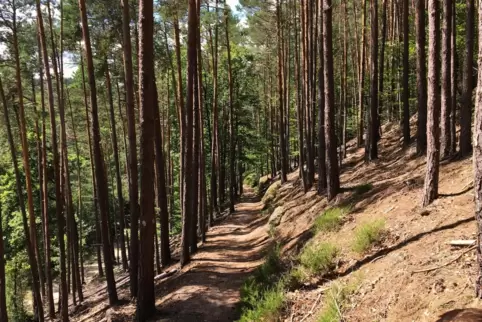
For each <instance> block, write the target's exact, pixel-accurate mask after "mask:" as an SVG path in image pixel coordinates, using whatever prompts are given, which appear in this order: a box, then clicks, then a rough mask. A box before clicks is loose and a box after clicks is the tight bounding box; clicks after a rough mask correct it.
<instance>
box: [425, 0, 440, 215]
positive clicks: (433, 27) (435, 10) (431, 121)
mask: <svg viewBox="0 0 482 322" xmlns="http://www.w3.org/2000/svg"><path fill="white" fill-rule="evenodd" d="M439 6H440V4H439V0H429V9H428V13H429V16H428V26H429V28H428V30H429V31H428V32H429V35H428V36H429V42H428V56H429V60H428V80H429V82H428V95H427V97H428V100H427V106H428V119H427V143H428V145H427V170H426V175H425V186H424V194H423V200H422V204H423V206H424V207H425V206H427V205H429V204H430V203H432V201H434V200H435V199H436V198H437V197H438V178H439V159H440V128H439V122H440V88H439V83H438V80H439V78H440V62H439V53H440V40H439V33H440V12H439Z"/></svg>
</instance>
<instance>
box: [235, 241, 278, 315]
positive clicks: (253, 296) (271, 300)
mask: <svg viewBox="0 0 482 322" xmlns="http://www.w3.org/2000/svg"><path fill="white" fill-rule="evenodd" d="M281 270H282V265H281V260H280V248H279V247H278V246H277V247H275V248H273V249H272V250H271V251H270V252H269V253H268V254H267V256H266V261H265V262H264V263H263V264H262V265H261V266H260V267H258V268H257V269H256V271H255V272H254V275H253V276H251V277H249V278H248V279H247V280H246V281H245V282H244V284H243V286H242V287H241V303H242V313H241V318H240V321H246V322H247V321H272V320H276V318H277V317H278V316H279V313H280V311H281V308H282V306H283V303H284V285H285V282H284V280H282V279H280V278H279V274H280V272H281Z"/></svg>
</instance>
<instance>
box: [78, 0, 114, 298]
mask: <svg viewBox="0 0 482 322" xmlns="http://www.w3.org/2000/svg"><path fill="white" fill-rule="evenodd" d="M79 9H80V16H81V21H82V34H83V40H84V46H85V58H86V60H87V75H88V77H89V85H90V101H91V119H92V124H91V131H92V143H93V148H92V150H93V156H94V168H95V179H96V180H95V183H96V187H97V198H98V206H99V212H100V217H101V232H102V249H103V253H104V265H105V275H106V280H107V291H108V293H109V304H110V305H114V304H115V303H116V302H117V300H118V298H117V289H116V283H115V278H114V270H113V264H112V258H111V247H112V245H111V242H110V240H109V228H108V223H107V221H108V218H109V195H108V190H107V176H106V173H105V169H104V166H103V163H104V162H103V157H102V149H101V146H100V143H101V139H100V127H99V115H98V107H97V89H96V85H95V76H94V61H93V58H92V47H91V45H90V35H89V26H88V23H87V11H86V7H85V0H79Z"/></svg>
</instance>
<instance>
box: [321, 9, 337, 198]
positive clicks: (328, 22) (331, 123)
mask: <svg viewBox="0 0 482 322" xmlns="http://www.w3.org/2000/svg"><path fill="white" fill-rule="evenodd" d="M323 4H324V6H323V47H324V48H323V63H324V68H323V69H324V83H325V91H324V92H325V140H326V173H327V180H326V181H327V189H326V194H327V198H328V200H332V199H333V198H335V197H336V195H337V194H338V192H339V190H340V175H339V168H338V156H337V153H336V134H335V86H334V79H333V35H332V30H333V28H332V11H333V7H332V2H331V0H323Z"/></svg>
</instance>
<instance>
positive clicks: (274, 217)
mask: <svg viewBox="0 0 482 322" xmlns="http://www.w3.org/2000/svg"><path fill="white" fill-rule="evenodd" d="M284 213H285V209H284V207H283V206H279V207H276V209H275V210H274V211H273V213H272V214H271V216H269V220H268V224H269V225H270V226H278V225H279V223H280V222H281V218H283V215H284Z"/></svg>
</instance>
